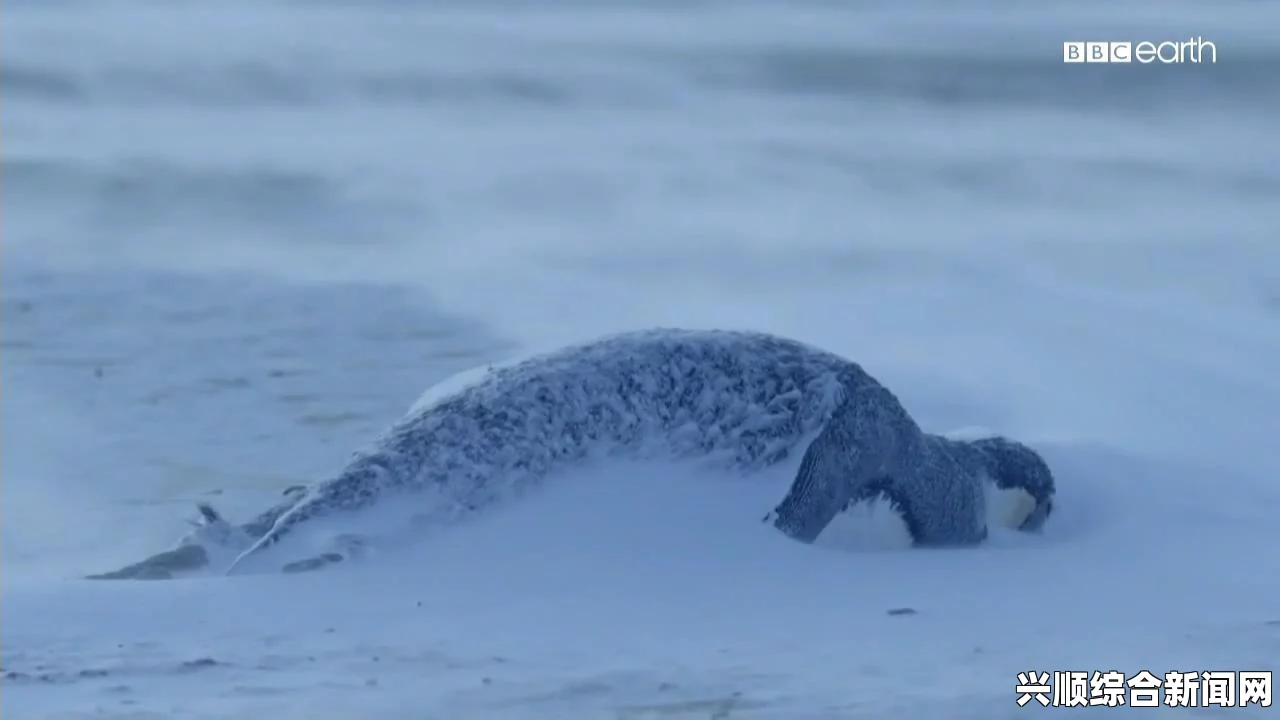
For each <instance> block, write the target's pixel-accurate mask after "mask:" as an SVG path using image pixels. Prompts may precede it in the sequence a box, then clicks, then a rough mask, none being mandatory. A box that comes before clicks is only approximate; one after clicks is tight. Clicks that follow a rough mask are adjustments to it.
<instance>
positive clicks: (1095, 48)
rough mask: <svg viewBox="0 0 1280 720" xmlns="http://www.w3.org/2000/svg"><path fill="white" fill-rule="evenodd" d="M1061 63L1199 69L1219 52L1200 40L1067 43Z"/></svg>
mask: <svg viewBox="0 0 1280 720" xmlns="http://www.w3.org/2000/svg"><path fill="white" fill-rule="evenodd" d="M1062 62H1064V63H1140V64H1143V65H1150V64H1151V63H1159V64H1161V65H1183V64H1188V65H1198V64H1200V63H1208V64H1210V65H1213V64H1216V63H1217V62H1218V48H1217V46H1216V45H1214V44H1213V43H1212V42H1210V41H1208V40H1205V39H1204V38H1202V37H1193V38H1190V39H1188V40H1179V41H1174V40H1164V41H1159V42H1156V41H1152V40H1140V41H1137V42H1134V41H1132V40H1125V41H1101V42H1099V41H1068V42H1064V43H1062Z"/></svg>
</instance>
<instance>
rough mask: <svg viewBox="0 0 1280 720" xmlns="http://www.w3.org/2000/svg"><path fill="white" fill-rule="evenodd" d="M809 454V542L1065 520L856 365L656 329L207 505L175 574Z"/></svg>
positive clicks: (937, 542)
mask: <svg viewBox="0 0 1280 720" xmlns="http://www.w3.org/2000/svg"><path fill="white" fill-rule="evenodd" d="M801 455H802V457H803V459H802V460H801V461H800V463H799V472H798V473H797V475H796V477H795V481H794V483H793V484H792V485H791V488H790V491H789V492H788V493H787V494H786V497H785V498H784V499H783V501H782V502H781V504H779V505H778V506H777V508H776V509H775V510H774V512H772V513H770V514H769V517H768V519H769V520H770V522H772V523H773V524H774V525H775V526H776V527H777V528H778V529H779V530H781V531H782V532H784V533H786V534H787V535H789V536H791V537H793V538H795V539H797V540H800V541H803V542H812V541H813V540H814V539H816V538H817V537H818V536H819V535H820V534H821V533H822V532H823V530H824V529H825V528H826V526H827V525H828V524H829V523H830V522H831V520H832V518H834V517H835V516H836V515H837V514H839V513H841V512H842V511H844V510H847V509H849V508H850V507H851V506H856V505H857V504H859V503H861V502H871V501H876V500H887V501H888V502H889V503H890V504H891V505H892V507H893V509H894V512H895V513H897V514H898V515H899V518H900V520H901V522H902V523H903V525H904V526H905V527H906V528H907V529H908V531H909V533H910V540H911V541H912V542H913V543H914V544H916V545H922V546H944V545H949V546H961V545H973V544H976V543H979V542H981V541H982V540H983V539H984V538H985V537H986V536H987V525H988V515H989V511H988V506H989V504H991V499H992V498H994V497H998V496H1001V495H1005V494H1013V495H1014V496H1016V498H1017V502H1014V503H1012V504H1004V505H1007V508H1008V509H1006V510H1002V511H1001V513H1000V517H999V522H1001V523H1002V524H1007V525H1010V526H1012V527H1018V528H1021V529H1026V530H1033V529H1037V528H1038V527H1040V525H1042V524H1043V522H1044V519H1045V518H1046V517H1047V516H1048V514H1049V512H1050V510H1051V508H1052V500H1053V493H1054V486H1053V479H1052V475H1051V474H1050V473H1049V470H1048V468H1047V467H1046V466H1045V464H1044V463H1043V461H1042V460H1041V459H1040V458H1039V457H1038V456H1037V455H1036V454H1035V453H1034V452H1033V451H1032V450H1030V449H1028V448H1026V447H1025V446H1023V445H1020V444H1018V443H1014V442H1012V441H1008V440H1005V439H1001V438H992V439H988V440H983V441H970V442H966V441H955V440H948V439H946V438H942V437H939V436H935V435H930V434H926V433H924V432H923V431H921V429H920V428H919V426H917V424H916V423H915V421H914V420H913V419H912V418H911V416H910V415H909V414H908V413H907V411H906V410H905V409H904V408H903V407H902V405H901V403H899V401H898V399H897V398H896V397H895V396H894V395H893V394H892V393H891V392H890V391H889V390H888V389H886V388H885V387H884V386H882V385H881V384H880V383H878V382H877V381H876V380H875V379H874V378H872V377H871V376H870V375H869V374H867V373H866V372H865V371H864V370H863V369H862V368H861V367H860V366H859V365H857V364H856V363H854V362H852V361H850V360H847V359H845V358H842V357H840V356H838V355H835V354H833V353H830V352H826V351H823V350H820V349H817V348H814V347H812V346H809V345H806V344H804V343H801V342H797V341H794V340H789V339H786V338H782V337H777V336H774V335H769V334H764V333H757V332H737V331H724V330H678V329H655V330H645V331H637V332H630V333H625V334H620V335H614V336H609V337H605V338H603V339H599V340H596V341H593V342H589V343H586V344H580V345H574V346H570V347H566V348H562V349H560V350H557V351H554V352H550V353H546V354H541V355H536V356H533V357H530V358H527V359H524V360H521V361H518V362H513V363H508V364H505V365H500V366H490V367H486V368H479V369H477V370H475V371H470V372H469V373H466V374H464V376H460V377H459V378H456V379H453V380H450V381H446V382H445V383H442V384H441V385H440V386H437V387H435V388H433V389H431V390H429V391H428V392H427V394H426V395H425V396H424V397H423V399H421V400H420V401H419V402H418V403H417V404H415V406H414V407H413V409H412V410H411V411H410V412H409V414H408V415H407V416H406V417H405V418H404V419H402V420H401V421H399V422H398V423H396V424H395V425H393V426H392V427H391V428H389V429H388V430H387V431H386V432H385V433H384V434H383V436H382V437H380V438H379V439H378V440H377V441H375V442H374V443H373V444H372V445H371V446H370V447H368V448H367V449H365V450H362V451H360V452H357V453H356V454H355V455H354V456H353V458H352V459H351V461H350V462H349V463H348V464H347V465H346V467H344V468H343V469H342V470H341V471H340V472H338V473H337V474H336V475H334V476H333V477H332V478H331V479H328V480H324V481H322V482H319V483H316V484H315V485H312V486H310V487H308V488H305V489H303V490H300V491H296V492H293V493H291V494H289V495H288V496H287V497H286V498H285V499H284V500H283V501H282V502H281V503H279V504H278V505H276V506H274V507H273V508H270V509H268V510H267V511H265V512H264V513H262V514H261V515H259V516H258V517H257V518H255V519H254V520H253V521H251V522H249V523H246V524H244V525H239V526H236V525H232V524H231V523H228V522H227V521H226V520H224V519H223V518H222V517H221V516H220V515H218V514H217V513H216V512H214V511H213V510H212V509H211V508H207V507H205V508H203V509H202V514H203V516H204V517H203V520H202V522H201V526H200V527H199V528H197V529H196V531H195V532H193V533H192V534H191V535H189V536H188V537H187V538H184V539H183V541H182V542H181V543H180V544H179V548H178V549H179V550H181V549H182V548H192V547H194V548H196V549H194V550H191V549H188V550H184V551H183V552H185V553H186V556H187V559H186V560H183V561H181V562H179V563H177V564H182V563H183V562H185V563H187V564H188V565H190V564H191V563H193V562H197V563H198V561H199V558H200V556H203V558H204V560H203V562H204V563H205V564H220V560H221V559H222V558H225V557H227V556H228V555H229V554H230V555H235V556H236V559H235V560H234V562H231V563H230V569H229V572H234V573H240V572H262V571H267V572H271V571H280V570H302V569H311V568H315V567H319V566H323V565H326V564H329V563H331V562H337V561H340V560H343V559H345V558H346V557H348V556H349V555H350V554H351V553H352V552H356V551H358V549H359V548H360V547H361V546H362V545H364V544H365V543H366V542H367V541H370V540H372V541H375V542H376V540H377V537H375V536H381V535H384V534H397V533H400V532H403V531H405V530H408V529H410V528H411V527H416V528H421V527H433V528H438V527H442V526H446V525H448V524H450V523H453V522H456V521H458V520H461V519H465V518H467V517H471V516H474V515H476V514H477V513H484V512H486V511H487V510H490V509H492V508H496V507H498V506H500V505H502V504H504V503H507V502H510V501H511V500H513V499H515V498H517V497H518V496H520V495H521V494H523V493H525V492H528V491H530V490H532V489H535V488H536V487H538V486H539V485H540V484H542V483H543V481H544V480H545V479H546V478H548V477H549V476H550V475H552V474H553V473H554V471H556V470H557V469H561V468H564V467H566V466H568V465H570V464H572V463H575V462H579V461H582V460H584V459H586V458H588V457H602V456H603V457H608V456H626V457H631V458H658V457H669V458H702V459H704V460H705V461H707V462H711V463H716V464H719V465H722V466H727V467H732V468H736V469H739V470H741V471H743V472H751V471H754V470H759V469H761V468H765V467H770V466H776V465H777V464H779V463H783V462H787V461H789V460H790V461H794V459H795V458H796V457H798V456H801ZM389 506H390V507H394V508H398V509H400V510H403V512H401V513H399V514H398V515H397V517H401V518H402V521H397V525H399V526H398V527H386V524H387V522H388V521H387V514H386V513H385V512H381V510H386V509H387V508H388V507H389ZM374 509H380V512H379V513H378V515H377V517H376V519H374V518H373V517H371V511H373V510H374ZM392 515H396V513H392ZM317 538H322V540H320V541H317ZM317 542H320V544H317ZM169 552H170V553H173V552H175V551H169ZM162 556H164V554H163V553H162V554H161V555H160V556H156V557H157V558H159V557H162ZM193 558H194V560H193ZM146 565H147V561H144V562H143V563H139V564H138V565H137V566H131V567H145V566H146ZM111 575H114V576H117V577H118V576H120V575H119V574H111ZM126 575H128V573H126Z"/></svg>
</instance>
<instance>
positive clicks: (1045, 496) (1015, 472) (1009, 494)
mask: <svg viewBox="0 0 1280 720" xmlns="http://www.w3.org/2000/svg"><path fill="white" fill-rule="evenodd" d="M969 445H970V446H972V447H973V448H974V449H976V450H978V451H979V453H980V454H981V456H982V458H983V460H984V462H985V464H986V470H987V474H988V475H989V476H990V477H991V480H992V483H991V486H990V488H989V491H988V496H987V512H988V517H989V518H990V521H991V523H992V524H996V525H1000V526H1003V527H1009V528H1013V529H1016V530H1022V531H1026V532H1033V531H1037V530H1040V529H1041V528H1043V527H1044V523H1045V521H1046V520H1048V519H1049V515H1051V514H1052V513H1053V499H1054V493H1055V486H1054V482H1053V473H1052V472H1050V471H1049V466H1048V465H1046V464H1045V462H1044V459H1043V458H1041V457H1040V454H1039V453H1037V452H1036V451H1035V450H1032V449H1031V448H1029V447H1027V446H1026V445H1023V444H1022V443H1019V442H1014V441H1013V440H1010V439H1008V438H1004V437H990V438H983V439H981V440H971V441H969Z"/></svg>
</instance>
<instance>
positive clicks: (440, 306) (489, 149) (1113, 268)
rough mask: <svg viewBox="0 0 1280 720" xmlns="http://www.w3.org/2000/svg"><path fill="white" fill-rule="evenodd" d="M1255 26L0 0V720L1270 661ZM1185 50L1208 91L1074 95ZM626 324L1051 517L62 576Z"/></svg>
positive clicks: (290, 479) (491, 542)
mask: <svg viewBox="0 0 1280 720" xmlns="http://www.w3.org/2000/svg"><path fill="white" fill-rule="evenodd" d="M1278 22H1280V16H1277V14H1276V10H1275V8H1274V7H1273V6H1272V5H1269V4H1265V3H1247V2H1214V3H1199V2H1192V1H1191V0H1180V1H1176V2H1154V1H1151V0H1142V1H1138V2H1131V3H1126V4H1125V5H1124V7H1123V9H1121V8H1118V7H1117V6H1115V5H1114V4H1112V3H1090V4H1083V3H1070V4H1068V3H1054V2H1046V3H1016V4H1015V3H1010V2H1003V1H1001V2H990V3H985V4H983V5H981V6H976V5H973V4H966V5H963V6H961V5H955V4H944V3H937V2H929V1H928V0H911V1H906V2H903V3H894V4H888V3H885V4H883V5H869V4H866V3H853V2H849V3H834V2H816V1H809V2H805V1H802V0H795V1H794V2H788V3H782V2H777V1H769V0H755V1H749V2H742V3H719V2H691V3H684V4H681V3H662V2H639V1H638V0H637V1H636V2H629V3H628V2H616V3H603V2H588V1H587V0H561V1H560V2H557V3H555V4H548V3H539V4H538V5H536V6H534V5H532V4H525V3H519V2H514V1H513V0H505V1H502V2H499V1H498V0H483V1H482V0H476V1H475V2H471V3H466V4H464V3H461V2H454V3H452V4H451V3H450V2H448V1H447V0H439V1H438V2H391V1H390V0H387V1H384V2H376V3H354V2H341V1H340V0H331V1H326V2H296V1H295V2H283V1H277V2H248V0H226V1H225V2H219V3H201V2H165V3H157V2H151V1H150V0H113V1H112V2H97V3H88V2H84V1H83V0H62V1H60V2H53V1H52V0H10V1H9V2H8V3H7V4H6V5H5V18H4V23H3V24H2V25H0V26H2V27H3V31H2V32H3V35H4V37H3V42H0V68H2V70H3V86H4V93H5V102H4V104H3V123H4V133H5V138H4V143H3V147H2V148H0V153H2V160H3V174H4V196H3V202H4V207H3V209H2V211H0V222H2V223H3V228H2V230H3V241H4V258H3V264H2V266H0V272H2V273H3V277H2V282H0V295H2V299H3V306H2V307H0V318H3V322H2V323H0V341H2V342H3V345H2V347H0V353H2V362H0V374H2V377H0V387H2V388H3V390H2V392H3V396H2V402H0V413H2V414H3V417H2V418H0V421H2V422H0V432H2V435H0V443H2V452H0V462H3V467H2V470H3V478H2V480H3V485H2V487H0V492H2V493H3V495H2V497H0V533H2V537H0V562H2V563H3V584H2V585H0V666H3V667H2V672H3V679H2V683H3V684H2V685H0V716H3V717H5V718H17V719H18V720H25V719H26V718H75V717H121V718H123V717H129V718H149V717H156V718H159V717H165V718H169V717H179V718H181V717H202V718H243V717H259V716H264V715H267V714H268V713H269V714H271V716H273V717H280V718H339V719H341V718H356V717H359V718H442V719H444V720H454V719H463V720H466V719H469V718H528V719H530V720H575V719H576V718H592V719H594V718H636V719H638V718H681V717H685V718H734V719H736V718H788V719H793V718H794V719H801V720H803V719H806V718H818V719H820V718H974V720H998V719H1000V718H1016V717H1025V716H1031V715H1038V714H1040V713H1041V712H1053V711H1054V710H1053V709H1048V710H1038V709H1037V708H1035V707H1027V708H1019V707H1017V706H1016V705H1015V704H1014V700H1015V697H1016V694H1015V693H1014V690H1013V687H1014V684H1015V679H1014V677H1015V675H1016V673H1018V672H1021V671H1027V670H1032V669H1035V670H1043V671H1050V670H1054V669H1076V670H1091V669H1103V670H1105V669H1118V670H1122V671H1125V672H1126V673H1130V674H1132V673H1135V672H1137V671H1138V670H1139V669H1148V670H1151V671H1152V672H1155V673H1157V674H1160V673H1163V672H1165V671H1168V670H1205V669H1272V670H1274V669H1276V666H1277V665H1278V664H1280V662H1277V658H1280V622H1278V621H1280V608H1277V600H1276V598H1277V597H1280V592H1278V590H1280V587H1278V586H1280V580H1278V578H1280V572H1277V570H1278V568H1277V566H1276V565H1277V563H1276V560H1275V558H1277V557H1280V552H1277V551H1278V550H1280V547H1278V546H1280V535H1277V533H1276V532H1275V529H1274V528H1275V525H1274V518H1275V515H1276V512H1277V509H1280V483H1277V477H1278V476H1280V453H1278V452H1277V451H1276V450H1275V449H1274V448H1275V446H1276V443H1275V437H1276V432H1277V429H1280V375H1278V374H1277V372H1276V368H1277V367H1280V251H1278V250H1277V245H1276V240H1275V228H1276V227H1277V226H1278V225H1280V203H1278V202H1277V195H1278V192H1280V191H1278V190H1277V188H1280V175H1278V174H1277V168H1280V145H1277V144H1276V143H1275V142H1274V117H1275V113H1276V112H1277V110H1278V108H1277V102H1280V100H1278V99H1277V96H1276V95H1275V93H1274V91H1273V88H1274V82H1275V80H1274V79H1275V77H1276V72H1277V70H1278V69H1280V67H1278V66H1280V56H1278V55H1277V51H1276V46H1275V43H1274V28H1275V27H1276V26H1277V23H1278ZM1195 34H1200V35H1204V36H1205V37H1206V38H1209V39H1212V40H1215V41H1216V42H1218V46H1219V51H1220V59H1219V63H1218V64H1217V65H1215V66H1200V67H1190V66H1181V67H1164V68H1151V67H1145V68H1144V67H1137V66H1131V67H1115V66H1093V67H1082V66H1066V65H1062V64H1061V63H1060V62H1059V58H1060V56H1059V54H1058V53H1059V45H1060V43H1061V42H1062V41H1063V40H1064V39H1084V40H1087V39H1102V38H1127V37H1132V38H1134V39H1155V40H1159V39H1165V38H1182V37H1185V36H1187V35H1195ZM646 325H675V326H689V327H723V326H732V327H744V326H745V327H752V328H756V329H760V330H765V331H771V332H777V333H780V334H784V335H788V336H792V337H796V338H798V339H801V340H804V341H806V342H811V343H813V344H816V345H819V346H822V347H825V348H829V349H831V350H834V351H837V352H840V353H842V354H845V355H847V356H849V357H851V358H853V359H855V360H857V361H858V362H859V363H861V364H862V365H863V366H864V367H865V368H866V369H867V370H869V371H870V372H872V373H873V374H874V375H876V377H877V378H878V379H880V380H881V381H883V382H884V383H885V384H886V385H887V386H888V387H889V388H891V389H892V390H893V391H894V392H895V393H896V394H898V395H899V396H900V397H901V398H902V399H903V401H904V403H905V404H906V406H907V407H908V408H909V409H910V410H912V412H913V413H914V414H915V415H916V417H917V419H918V420H919V421H920V423H921V425H922V426H923V427H924V428H925V429H926V430H931V431H947V430H952V429H960V428H964V427H972V426H979V427H984V428H989V429H991V430H995V431H999V432H1002V433H1006V434H1009V435H1011V436H1012V437H1015V438H1017V439H1020V440H1025V441H1027V442H1029V443H1031V444H1032V445H1034V446H1035V447H1037V448H1038V449H1040V450H1042V451H1043V452H1044V453H1045V455H1046V457H1047V459H1048V461H1049V463H1050V465H1051V467H1053V469H1054V470H1055V472H1056V473H1057V477H1058V480H1059V485H1060V490H1059V494H1058V500H1057V503H1056V505H1055V512H1054V516H1053V518H1051V520H1050V522H1049V524H1048V526H1047V528H1046V531H1045V533H1044V534H1043V535H1042V536H1039V537H1033V536H1024V535H1019V534H1016V533H997V534H996V535H995V536H994V537H993V538H992V542H991V543H990V544H989V546H987V547H984V548H981V549H976V550H965V551H949V552H943V551H937V552H932V551H931V552H917V551H900V550H884V551H865V552H859V553H850V552H835V551H832V550H829V549H824V548H815V547H805V546H801V545H798V544H796V543H793V542H790V541H788V540H786V539H785V538H783V537H782V536H780V535H779V534H777V533H775V532H771V531H769V530H768V529H767V528H766V527H765V526H763V525H762V524H761V523H760V522H759V519H760V517H761V516H762V515H763V513H764V511H765V510H767V508H768V507H770V506H771V504H772V503H774V502H776V501H777V499H778V488H779V487H783V486H785V481H786V478H785V477H783V476H782V475H781V474H780V475H779V477H777V478H775V479H774V480H771V481H770V482H764V483H760V484H753V485H752V486H751V488H744V487H742V486H741V483H738V484H735V485H734V486H733V487H734V490H733V491H732V492H726V491H725V488H726V487H728V485H729V484H730V483H733V482H734V481H735V480H737V478H732V477H721V476H716V475H714V474H709V473H707V472H705V471H697V472H695V471H694V470H692V469H691V468H689V467H685V466H682V465H677V464H661V465H654V464H647V465H646V464H628V465H610V466H597V467H584V468H582V470H581V475H580V476H578V477H572V478H566V479H565V481H564V482H563V483H558V484H557V485H556V486H555V487H554V488H550V489H549V490H548V492H546V493H541V494H539V495H537V496H536V497H530V498H529V499H528V502H524V503H520V504H518V505H514V506H512V507H511V508H510V510H509V512H503V513H500V514H496V515H494V516H493V517H490V518H486V519H485V521H484V522H481V523H477V524H475V525H473V526H468V527H466V528H459V529H458V532H456V533H450V534H448V535H443V536H440V537H438V538H435V539H433V541H432V542H430V543H425V544H423V545H422V546H420V547H414V548H412V549H405V550H404V551H402V552H398V553H393V554H388V555H382V556H378V557H376V558H373V559H372V560H371V561H370V562H369V563H367V564H364V565H361V566H358V567H347V568H341V569H335V570H333V571H331V572H325V573H316V574H310V575H306V574H304V575H296V576H288V577H281V576H252V577H237V578H207V579H199V580H190V581H174V582H157V583H143V582H120V583H110V582H88V581H84V580H79V579H78V578H79V577H80V576H81V575H83V574H84V573H87V572H93V571H100V570H103V569H107V568H110V567H116V566H119V565H120V564H123V563H125V562H129V561H132V560H135V559H137V558H139V557H141V556H143V555H144V554H148V553H151V552H154V551H155V550H157V549H159V548H161V547H165V546H167V545H168V544H169V543H170V542H172V541H173V540H174V539H175V538H176V537H177V536H178V535H180V534H181V533H182V531H183V530H184V529H185V525H184V520H185V518H187V517H189V516H190V515H191V514H192V511H193V502H194V501H196V500H199V499H210V498H212V499H215V500H216V502H217V503H218V505H219V507H220V508H223V509H225V510H226V511H227V512H228V514H232V515H233V516H235V517H244V516H246V514H247V513H248V512H250V511H251V510H254V509H257V508H261V507H265V506H266V505H267V504H268V503H270V502H273V501H274V500H275V499H276V498H278V497H279V493H280V491H281V490H282V489H283V488H285V487H286V486H288V485H291V484H294V483H298V482H307V481H311V480H314V479H315V478H318V477H323V476H325V475H326V474H328V473H331V472H333V471H334V470H335V469H336V468H337V467H340V466H341V464H342V463H343V462H344V461H345V460H346V458H347V457H348V455H349V453H350V452H351V451H352V450H353V449H355V448H356V447H358V446H359V445H360V444H361V443H362V442H364V441H366V440H368V439H370V438H372V437H373V436H374V435H375V434H376V433H377V432H378V431H379V430H381V429H382V428H384V427H385V426H386V425H387V424H389V423H390V422H392V421H394V420H395V419H396V418H397V417H399V416H401V414H402V413H403V411H404V409H405V407H406V406H407V405H408V404H409V403H410V402H411V401H412V400H413V398H414V397H415V396H416V395H417V394H418V393H420V392H422V390H423V389H424V388H425V387H427V386H429V385H431V384H432V383H433V382H435V381H437V380H440V379H443V378H445V377H447V376H449V375H451V374H452V373H455V372H457V371H459V370H462V369H464V368H467V367H472V366H476V365H478V364H481V363H484V362H486V361H489V360H492V359H497V358H500V357H504V356H508V355H509V354H511V352H512V351H515V350H518V351H521V352H524V351H527V350H540V349H546V348H549V347H555V346H557V345H559V344H561V343H564V342H569V341H574V340H580V339H585V338H588V337H591V336H595V335H598V334H601V333H604V332H610V331H616V330H622V329H627V328H634V327H640V326H646ZM784 472H785V468H779V473H784ZM775 481H776V483H777V484H776V485H775V484H774V483H775ZM901 608H912V609H914V610H915V611H916V612H915V613H914V614H910V613H908V614H892V615H891V614H889V611H890V610H897V609H901ZM1127 711H1128V709H1111V708H1090V709H1087V710H1083V711H1077V710H1070V711H1067V710H1064V711H1063V712H1077V713H1079V714H1083V715H1095V714H1096V715H1102V714H1104V713H1106V714H1118V715H1123V714H1124V713H1125V712H1127ZM1253 711H1254V712H1256V713H1258V714H1266V713H1268V712H1274V709H1270V710H1266V709H1259V708H1254V709H1253ZM1133 712H1143V711H1142V710H1134V711H1133ZM1163 714H1168V715H1170V716H1175V717H1176V716H1180V715H1183V716H1188V717H1191V716H1194V717H1205V716H1207V717H1212V716H1215V715H1219V714H1220V715H1223V716H1237V715H1239V716H1246V717H1247V716H1251V714H1252V713H1251V712H1250V711H1245V710H1239V709H1232V710H1226V709H1224V710H1219V711H1215V710H1213V709H1198V710H1186V709H1168V710H1166V711H1164V713H1162V715H1163Z"/></svg>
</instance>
